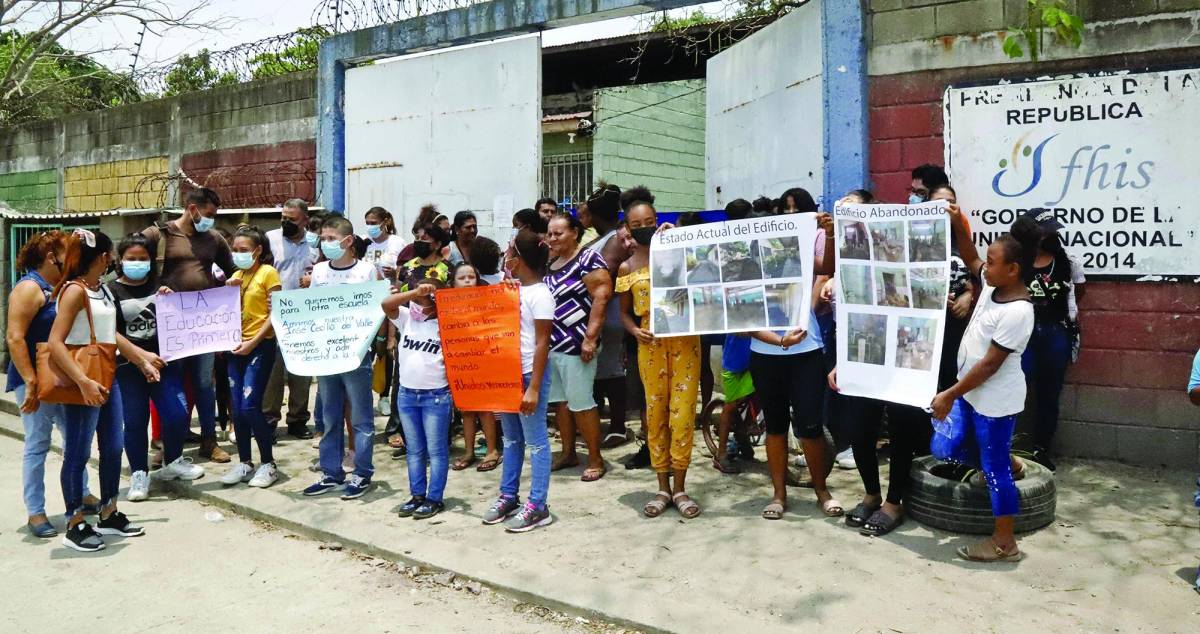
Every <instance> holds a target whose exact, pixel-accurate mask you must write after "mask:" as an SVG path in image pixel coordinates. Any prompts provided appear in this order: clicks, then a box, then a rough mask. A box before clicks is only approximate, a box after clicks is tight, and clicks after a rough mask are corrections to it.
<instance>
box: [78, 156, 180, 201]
mask: <svg viewBox="0 0 1200 634" xmlns="http://www.w3.org/2000/svg"><path fill="white" fill-rule="evenodd" d="M166 175H167V157H165V156H154V157H150V158H144V159H133V160H129V161H113V162H111V163H94V164H92V165H79V166H76V167H68V168H66V170H65V173H64V175H63V188H64V192H63V193H64V195H65V197H66V205H65V206H66V208H67V209H68V210H71V211H105V210H108V209H145V208H151V207H159V206H161V205H162V192H163V189H164V188H165V187H166V178H165V177H166ZM155 176H159V177H162V178H151V177H155Z"/></svg>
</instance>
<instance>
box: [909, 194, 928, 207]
mask: <svg viewBox="0 0 1200 634" xmlns="http://www.w3.org/2000/svg"><path fill="white" fill-rule="evenodd" d="M923 202H925V199H924V198H921V197H920V196H918V195H917V194H909V195H908V204H910V205H919V204H921V203H923Z"/></svg>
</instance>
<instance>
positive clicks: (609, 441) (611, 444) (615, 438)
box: [600, 434, 629, 449]
mask: <svg viewBox="0 0 1200 634" xmlns="http://www.w3.org/2000/svg"><path fill="white" fill-rule="evenodd" d="M626 442H629V439H628V438H626V437H625V434H609V435H607V436H605V437H604V440H603V441H601V442H600V448H601V449H615V448H617V447H620V446H621V445H624V444H625V443H626Z"/></svg>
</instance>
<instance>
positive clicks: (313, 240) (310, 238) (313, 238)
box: [304, 231, 321, 247]
mask: <svg viewBox="0 0 1200 634" xmlns="http://www.w3.org/2000/svg"><path fill="white" fill-rule="evenodd" d="M304 241H305V242H307V243H308V246H310V247H315V246H317V243H318V242H320V241H321V238H320V236H318V235H317V234H315V233H313V232H311V231H306V232H304Z"/></svg>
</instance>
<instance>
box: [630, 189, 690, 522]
mask: <svg viewBox="0 0 1200 634" xmlns="http://www.w3.org/2000/svg"><path fill="white" fill-rule="evenodd" d="M635 191H636V193H634V194H630V198H631V200H633V201H634V202H633V203H632V204H630V206H629V208H628V210H627V211H626V212H625V223H626V224H627V225H628V226H629V232H630V233H631V234H632V235H633V239H634V240H636V241H637V247H636V248H635V249H634V252H633V255H632V256H630V258H629V259H628V260H626V261H625V262H623V263H621V266H620V269H619V270H618V277H617V285H616V290H617V293H619V294H620V295H619V296H620V301H621V318H622V320H623V323H624V324H625V329H626V330H627V331H628V332H629V334H631V335H633V336H634V337H636V338H637V341H638V370H639V372H640V374H641V377H642V384H643V385H644V386H645V390H646V445H647V446H648V447H649V451H650V463H651V467H652V468H653V469H654V472H655V474H656V475H657V477H658V493H657V494H656V495H655V496H654V498H653V499H652V500H650V501H649V502H647V503H646V505H645V506H644V507H643V508H642V513H643V514H645V515H646V517H658V516H659V515H662V513H663V511H665V510H666V508H667V507H668V506H671V505H673V506H675V508H676V509H678V510H679V513H680V515H682V516H683V517H685V518H687V519H692V518H694V517H696V516H698V515H700V505H699V504H697V503H696V502H695V501H694V500H692V498H691V497H690V496H688V494H687V482H686V481H687V470H688V467H689V466H690V465H691V460H692V443H693V441H694V437H695V430H696V395H697V391H698V390H699V387H700V338H699V337H696V336H685V337H667V338H661V339H660V338H657V337H655V336H654V334H653V333H652V332H651V331H650V330H649V326H650V321H649V315H650V241H651V239H652V238H653V236H654V233H655V231H657V229H658V214H657V212H656V210H655V208H654V196H653V195H652V194H651V193H650V192H649V191H648V190H646V188H644V187H641V188H635ZM634 317H637V318H638V319H637V320H635V319H634ZM672 476H673V477H674V478H673V479H674V483H673V484H672Z"/></svg>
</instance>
